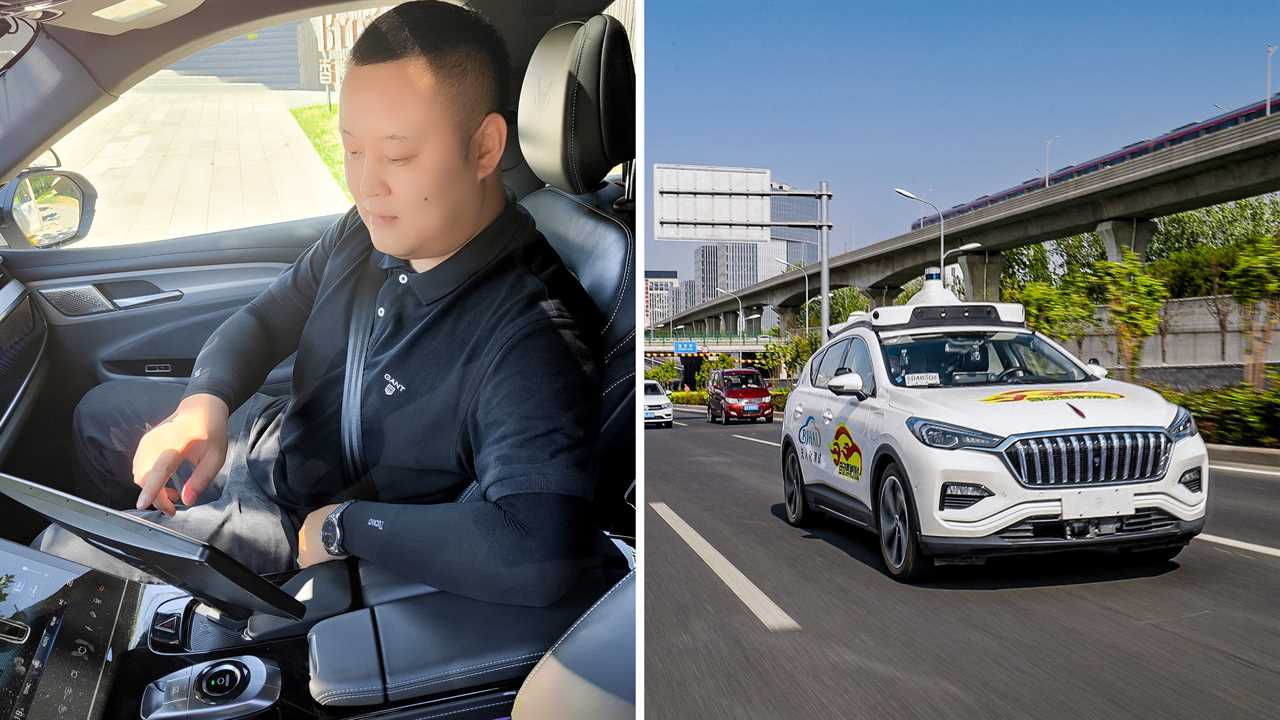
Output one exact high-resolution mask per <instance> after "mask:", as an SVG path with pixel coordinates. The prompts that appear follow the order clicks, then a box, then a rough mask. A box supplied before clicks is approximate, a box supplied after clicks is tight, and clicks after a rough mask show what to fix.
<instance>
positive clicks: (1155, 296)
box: [1091, 249, 1169, 382]
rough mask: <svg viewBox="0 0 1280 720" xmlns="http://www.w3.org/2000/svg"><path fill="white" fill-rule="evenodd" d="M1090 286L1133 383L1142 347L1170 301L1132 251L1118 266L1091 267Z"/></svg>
mask: <svg viewBox="0 0 1280 720" xmlns="http://www.w3.org/2000/svg"><path fill="white" fill-rule="evenodd" d="M1091 283H1092V286H1093V287H1094V288H1095V290H1096V291H1097V292H1098V293H1100V294H1101V295H1102V296H1103V297H1104V298H1105V303H1106V306H1107V314H1108V320H1109V321H1110V323H1111V329H1112V332H1113V333H1114V336H1115V341H1116V354H1117V355H1118V356H1119V360H1120V362H1121V364H1122V365H1123V366H1124V369H1125V379H1126V380H1128V381H1130V382H1132V381H1133V379H1134V374H1135V372H1136V370H1137V368H1138V364H1139V363H1141V362H1142V344H1143V342H1144V341H1145V340H1146V339H1147V338H1149V337H1151V336H1152V335H1154V334H1155V333H1156V332H1157V330H1158V329H1159V325H1160V308H1161V306H1162V305H1163V304H1164V301H1165V300H1166V299H1167V298H1168V297H1169V291H1168V290H1167V289H1166V288H1165V285H1164V283H1163V282H1161V281H1160V279H1159V278H1156V277H1154V276H1152V275H1151V274H1149V273H1148V272H1147V271H1146V268H1145V267H1144V266H1143V264H1142V261H1141V260H1139V259H1138V256H1137V255H1135V254H1134V253H1133V251H1132V250H1127V249H1126V250H1125V251H1124V257H1123V258H1122V259H1121V260H1120V261H1119V262H1111V261H1109V260H1099V261H1098V262H1096V263H1094V271H1093V277H1092V279H1091Z"/></svg>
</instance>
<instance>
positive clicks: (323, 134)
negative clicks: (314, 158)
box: [289, 104, 352, 200]
mask: <svg viewBox="0 0 1280 720" xmlns="http://www.w3.org/2000/svg"><path fill="white" fill-rule="evenodd" d="M289 112H291V113H293V119H294V120H297V121H298V126H299V127H301V128H302V132H303V133H305V134H306V136H307V139H308V140H310V141H311V146H312V147H314V148H315V149H316V154H317V155H319V156H320V159H321V160H323V161H324V164H325V167H327V168H329V172H330V173H331V174H332V175H333V179H334V181H336V182H337V183H338V187H340V188H342V192H343V194H345V195H346V196H347V199H348V200H351V199H352V198H351V193H350V192H349V191H348V190H347V179H346V176H345V174H344V173H343V170H342V137H341V135H340V133H339V132H338V106H337V105H336V104H335V105H334V106H333V107H332V108H330V107H329V106H328V105H307V106H306V107H298V108H293V109H292V110H290V111H289Z"/></svg>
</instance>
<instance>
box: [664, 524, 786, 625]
mask: <svg viewBox="0 0 1280 720" xmlns="http://www.w3.org/2000/svg"><path fill="white" fill-rule="evenodd" d="M649 507H651V508H653V511H654V512H656V513H658V515H659V517H661V518H662V519H663V520H666V521H667V524H668V525H670V526H671V529H672V530H675V531H676V534H677V535H679V536H680V538H681V539H682V540H684V541H685V543H687V544H688V545H689V547H690V548H691V549H692V550H693V552H694V553H696V554H697V556H698V557H700V558H702V561H703V562H705V563H706V564H707V567H709V568H711V571H712V572H714V573H715V574H716V576H718V577H719V578H720V580H721V581H722V582H724V584H725V585H727V586H729V589H730V590H732V591H733V594H734V595H737V596H738V599H739V600H741V601H742V604H743V605H746V606H747V609H748V610H750V611H751V612H752V613H755V616H756V617H757V618H759V619H760V622H762V623H764V626H765V627H766V628H768V629H769V630H772V631H773V632H785V631H789V630H799V629H800V624H799V623H797V622H796V621H795V620H792V619H791V616H790V615H788V614H787V613H786V612H784V611H783V610H782V608H780V607H778V605H777V603H775V602H774V601H772V600H770V599H769V596H768V595H765V594H764V593H763V592H762V591H761V590H760V588H758V587H756V584H755V583H753V582H751V580H750V579H749V578H748V577H747V576H746V575H743V574H742V571H741V570H739V569H738V568H736V567H734V566H733V563H731V562H729V560H728V559H727V558H726V557H725V556H724V555H721V554H720V551H718V550H716V549H715V548H714V547H712V546H711V543H709V542H707V541H706V540H705V539H703V537H702V536H701V535H699V534H698V531H696V530H694V529H693V528H691V527H689V524H688V523H686V522H685V521H684V519H683V518H681V517H680V516H679V515H677V514H676V511H675V510H672V509H671V508H670V507H668V506H667V504H666V503H662V502H652V503H649Z"/></svg>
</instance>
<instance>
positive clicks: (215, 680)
mask: <svg viewBox="0 0 1280 720" xmlns="http://www.w3.org/2000/svg"><path fill="white" fill-rule="evenodd" d="M279 698H280V667H279V666H278V665H276V664H275V663H274V662H272V661H270V660H262V659H259V658H256V657H253V656H251V655H242V656H239V657H233V658H225V659H221V660H210V661H208V662H203V663H200V664H198V665H193V666H191V667H189V668H184V669H182V670H178V671H177V672H173V673H169V674H168V675H165V676H164V677H162V678H160V679H159V680H157V681H155V682H153V683H151V684H150V685H148V686H147V689H146V691H145V692H144V693H143V696H142V712H141V715H142V720H169V718H178V717H181V718H200V719H201V720H231V719H232V718H238V717H244V716H247V715H253V714H255V713H259V712H262V711H263V710H266V709H267V708H269V707H271V706H272V705H274V704H275V702H276V700H278V699H279Z"/></svg>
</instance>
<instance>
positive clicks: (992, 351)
mask: <svg viewBox="0 0 1280 720" xmlns="http://www.w3.org/2000/svg"><path fill="white" fill-rule="evenodd" d="M880 349H881V352H882V353H883V355H884V363H885V367H886V369H887V370H888V373H889V379H890V381H891V382H892V383H893V384H894V385H897V386H900V387H950V386H956V385H1015V384H1025V383H1033V382H1034V383H1052V382H1086V381H1089V380H1091V379H1092V377H1091V376H1090V375H1089V374H1088V373H1086V372H1085V371H1084V370H1083V369H1082V368H1080V367H1079V366H1077V365H1076V364H1075V363H1073V362H1072V361H1071V360H1070V359H1069V358H1068V357H1067V356H1066V355H1064V354H1063V353H1062V352H1060V351H1059V350H1057V349H1056V348H1054V347H1053V346H1052V345H1050V344H1049V343H1047V342H1045V341H1044V339H1043V338H1040V337H1038V336H1036V335H1034V334H1031V333H1015V332H1006V331H990V332H952V333H941V332H926V333H919V334H912V335H899V336H897V337H891V338H884V339H883V340H881V343H880Z"/></svg>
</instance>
